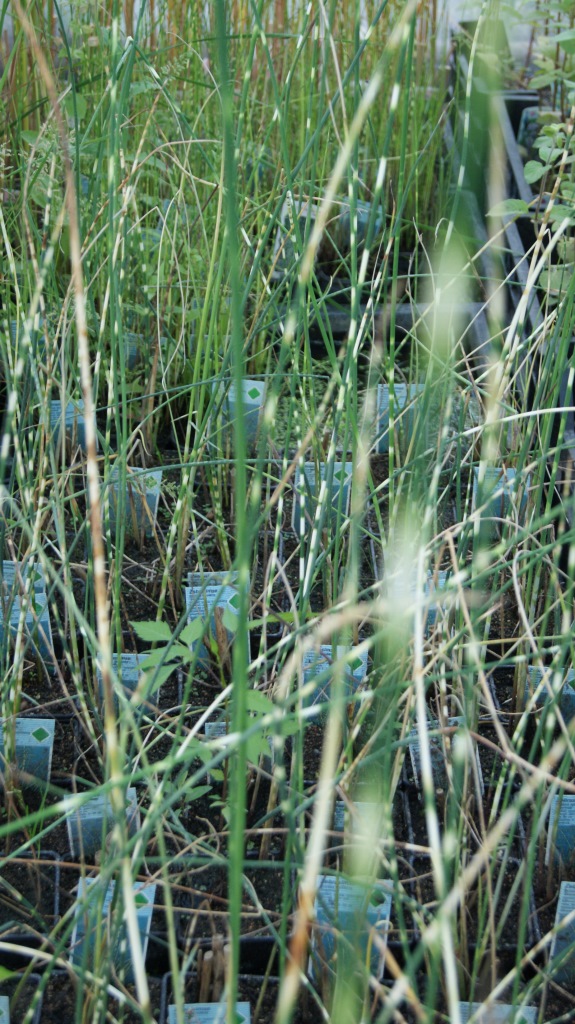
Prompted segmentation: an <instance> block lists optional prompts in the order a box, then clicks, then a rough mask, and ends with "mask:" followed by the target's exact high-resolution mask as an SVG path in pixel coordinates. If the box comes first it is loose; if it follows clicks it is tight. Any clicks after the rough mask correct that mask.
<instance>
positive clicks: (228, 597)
mask: <svg viewBox="0 0 575 1024" xmlns="http://www.w3.org/2000/svg"><path fill="white" fill-rule="evenodd" d="M210 576H211V574H210V573H205V574H204V580H205V583H204V586H201V587H186V588H185V597H186V609H187V613H188V622H193V621H194V620H195V619H208V620H209V625H208V628H207V632H206V638H205V640H204V641H203V642H202V641H201V640H198V641H196V643H194V644H193V645H192V650H197V652H198V664H199V665H200V666H201V667H203V668H207V667H208V665H209V660H210V656H209V651H210V650H211V653H212V655H213V656H214V657H215V658H216V659H220V660H221V661H222V662H224V661H225V660H226V659H227V658H228V656H229V653H230V647H231V644H232V642H233V639H234V635H235V632H236V629H237V619H238V606H239V595H238V591H237V589H236V587H233V586H228V585H226V586H222V585H221V584H220V583H219V582H216V583H215V584H212V583H211V580H210ZM216 616H218V618H219V623H217V622H216ZM220 624H221V627H223V628H218V626H219V625H220ZM224 637H225V643H226V645H227V647H226V650H223V649H222V645H223V644H224V639H223V638H224Z"/></svg>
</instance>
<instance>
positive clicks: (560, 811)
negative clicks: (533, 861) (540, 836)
mask: <svg viewBox="0 0 575 1024" xmlns="http://www.w3.org/2000/svg"><path fill="white" fill-rule="evenodd" d="M553 853H554V854H555V858H556V859H558V860H560V861H561V862H562V863H563V865H564V867H565V868H568V869H572V868H573V867H574V866H575V796H570V795H569V794H568V793H566V794H565V795H564V796H563V798H562V799H561V797H560V796H559V794H557V795H556V796H554V797H553V800H552V801H551V811H550V813H549V822H548V824H547V846H546V849H545V863H546V864H549V863H550V862H551V856H552V854H553Z"/></svg>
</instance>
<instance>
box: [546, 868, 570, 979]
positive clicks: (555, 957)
mask: <svg viewBox="0 0 575 1024" xmlns="http://www.w3.org/2000/svg"><path fill="white" fill-rule="evenodd" d="M568 914H572V915H573V919H572V920H571V922H570V923H569V924H568V925H567V926H566V927H565V928H562V929H561V931H558V932H556V933H555V935H554V936H553V939H552V940H551V949H550V950H549V965H548V970H549V972H550V975H551V976H552V977H553V980H554V981H556V982H558V983H559V985H565V986H569V987H570V988H572V987H573V986H574V985H575V882H561V888H560V889H559V902H558V904H557V913H556V915H555V928H557V927H558V925H559V924H560V922H561V921H562V920H563V918H565V917H567V915H568Z"/></svg>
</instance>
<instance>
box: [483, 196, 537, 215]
mask: <svg viewBox="0 0 575 1024" xmlns="http://www.w3.org/2000/svg"><path fill="white" fill-rule="evenodd" d="M506 213H529V206H528V204H527V203H526V202H525V200H524V199H504V200H503V201H502V202H501V203H496V205H495V206H493V207H492V208H491V210H489V213H488V214H487V216H488V217H502V216H503V215H504V214H506Z"/></svg>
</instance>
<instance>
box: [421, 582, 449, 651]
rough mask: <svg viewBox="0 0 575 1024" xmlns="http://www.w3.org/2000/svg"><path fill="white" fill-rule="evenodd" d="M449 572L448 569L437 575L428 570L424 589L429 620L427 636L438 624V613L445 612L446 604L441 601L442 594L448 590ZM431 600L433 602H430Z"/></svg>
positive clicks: (426, 628) (426, 625)
mask: <svg viewBox="0 0 575 1024" xmlns="http://www.w3.org/2000/svg"><path fill="white" fill-rule="evenodd" d="M448 579H449V572H448V571H447V570H446V569H439V570H438V572H437V573H435V574H434V573H432V572H431V571H430V570H429V569H428V570H427V580H426V582H425V587H424V596H425V604H426V606H427V619H426V624H425V634H426V636H428V635H429V634H430V633H431V631H432V630H433V629H434V627H435V625H436V623H437V613H438V611H439V612H442V611H444V610H445V604H444V603H443V602H442V600H441V596H440V595H441V592H442V591H444V590H445V589H446V588H447V581H448ZM430 598H432V600H431V601H430Z"/></svg>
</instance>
